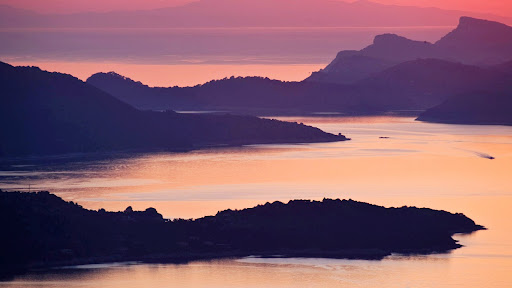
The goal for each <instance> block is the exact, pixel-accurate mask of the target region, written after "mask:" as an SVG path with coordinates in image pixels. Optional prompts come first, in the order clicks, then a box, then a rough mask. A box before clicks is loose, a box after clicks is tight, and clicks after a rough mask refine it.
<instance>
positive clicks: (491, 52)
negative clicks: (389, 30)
mask: <svg viewBox="0 0 512 288" xmlns="http://www.w3.org/2000/svg"><path fill="white" fill-rule="evenodd" d="M355 56H359V57H361V59H363V61H361V62H360V63H358V62H356V61H354V60H353V58H354V57H355ZM363 57H371V58H373V59H374V61H375V62H374V63H375V64H374V65H371V64H369V63H368V61H366V60H365V59H364V58H363ZM418 58H436V59H443V60H447V61H452V62H461V63H464V64H468V65H478V66H489V65H497V64H501V63H503V62H506V61H510V60H512V27H510V26H507V25H505V24H502V23H498V22H493V21H487V20H481V19H475V18H471V17H461V18H460V20H459V25H458V26H457V28H456V29H454V30H453V31H451V32H450V33H448V34H447V35H446V36H444V37H443V38H442V39H440V40H439V41H437V42H436V43H434V44H432V43H428V42H422V41H414V40H410V39H407V38H405V37H401V36H398V35H394V34H383V35H378V36H376V37H375V39H374V43H373V44H372V45H370V46H368V47H366V48H364V49H362V50H360V51H350V50H349V51H341V52H340V53H338V55H337V56H336V58H335V60H334V61H333V62H332V63H331V64H329V65H328V66H327V67H326V68H325V69H323V70H320V71H318V72H315V73H313V74H312V75H311V76H310V77H309V78H308V79H306V81H316V82H318V81H321V82H331V83H341V84H347V83H353V82H354V81H357V80H362V79H364V78H366V77H369V76H371V75H373V74H374V73H376V72H379V69H380V71H382V70H384V69H386V68H390V67H392V66H393V65H396V64H399V63H401V62H404V61H411V60H416V59H418ZM349 70H355V71H356V72H355V73H356V75H358V76H357V77H351V76H350V73H348V71H349Z"/></svg>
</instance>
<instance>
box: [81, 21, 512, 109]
mask: <svg viewBox="0 0 512 288" xmlns="http://www.w3.org/2000/svg"><path fill="white" fill-rule="evenodd" d="M511 59H512V27H509V26H506V25H504V24H500V23H496V22H490V21H486V20H479V19H472V18H468V17H463V18H461V20H460V24H459V26H458V27H457V28H456V29H455V30H453V31H452V32H450V33H449V34H448V35H446V36H445V37H443V38H442V39H441V40H440V41H438V42H437V43H435V44H431V43H427V42H419V41H413V40H409V39H406V38H403V37H400V36H397V35H391V34H385V35H379V36H377V37H376V38H375V41H374V44H372V45H370V46H368V47H367V48H365V49H362V50H361V51H342V52H340V53H339V54H338V57H336V59H335V60H334V61H333V62H332V63H331V64H329V65H328V66H327V67H326V68H325V69H323V70H322V71H320V72H316V73H313V75H312V76H311V77H309V78H308V79H306V80H304V81H302V82H282V81H277V80H270V79H266V78H257V77H248V78H229V79H223V80H216V81H211V82H208V83H205V84H203V85H198V86H195V87H170V88H152V87H148V86H146V85H144V84H142V83H140V82H135V81H133V80H131V79H129V78H126V77H123V76H121V75H118V74H116V73H113V72H111V73H98V74H95V75H92V76H91V77H90V78H89V79H88V80H87V83H89V84H91V85H94V86H96V87H98V88H100V89H102V90H104V91H107V92H108V93H110V94H112V95H113V96H115V97H117V98H118V99H120V100H122V101H125V102H127V103H130V104H131V105H133V106H135V107H137V108H139V109H143V110H165V109H175V110H221V111H234V112H237V113H245V114H254V115H263V114H265V115H283V114H310V113H314V112H338V113H345V114H380V113H386V112H389V111H393V110H426V109H428V108H431V107H433V106H436V105H438V104H440V103H442V102H443V101H446V100H447V99H449V98H450V97H452V96H455V95H460V94H465V93H471V92H473V91H487V90H497V91H503V90H506V89H507V88H508V87H510V86H511V85H512V73H511V70H512V69H511V66H512V65H511V64H510V63H511V62H506V60H511Z"/></svg>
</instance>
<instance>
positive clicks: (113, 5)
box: [0, 0, 512, 16]
mask: <svg viewBox="0 0 512 288" xmlns="http://www.w3.org/2000/svg"><path fill="white" fill-rule="evenodd" d="M193 1H194V0H0V4H5V5H10V6H14V7H19V8H26V9H31V10H36V11H39V12H44V13H52V12H59V13H66V12H80V11H109V10H119V9H124V10H136V9H154V8H161V7H169V6H176V5H180V4H183V3H187V2H193ZM208 1H212V0H208ZM241 1H243V0H241ZM276 1H278V0H276ZM373 1H374V2H380V3H385V4H398V5H417V6H431V7H440V8H445V9H456V10H465V11H478V12H487V13H495V14H499V15H503V16H512V1H511V0H373ZM347 2H353V0H347ZM219 8H221V7H219Z"/></svg>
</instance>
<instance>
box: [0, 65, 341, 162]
mask: <svg viewBox="0 0 512 288" xmlns="http://www.w3.org/2000/svg"><path fill="white" fill-rule="evenodd" d="M0 89H1V95H2V96H1V97H0V123H1V124H0V138H1V139H2V141H0V156H17V155H44V154H61V153H76V152H97V151H112V150H182V149H193V148H199V147H204V146H211V145H213V146H216V145H241V144H256V143H292V142H323V141H341V140H346V138H345V137H344V136H341V135H339V136H335V135H332V134H328V133H325V132H323V131H321V130H320V129H317V128H313V127H309V126H305V125H300V124H297V123H289V122H282V121H276V120H267V119H259V118H256V117H251V116H232V115H188V114H178V113H175V112H173V111H166V112H143V111H140V110H137V109H135V108H133V107H131V106H130V105H128V104H126V103H124V102H122V101H119V100H118V99H116V98H114V97H112V96H111V95H109V94H107V93H106V92H103V91H101V90H99V89H97V88H95V87H93V86H91V85H89V84H87V83H84V82H83V81H81V80H79V79H76V78H74V77H72V76H70V75H65V74H60V73H49V72H46V71H42V70H40V69H39V68H36V67H13V66H11V65H8V64H5V63H2V62H0Z"/></svg>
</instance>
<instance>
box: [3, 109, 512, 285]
mask: <svg viewBox="0 0 512 288" xmlns="http://www.w3.org/2000/svg"><path fill="white" fill-rule="evenodd" d="M285 119H286V120H292V121H297V122H304V123H306V124H311V125H315V126H318V127H320V128H322V129H324V130H327V131H330V132H333V133H339V132H341V133H344V134H346V135H347V136H348V137H351V138H353V140H352V141H348V142H338V143H320V144H308V145H261V146H251V147H241V148H240V147H239V148H226V149H210V150H202V151H193V152H190V153H182V154H172V153H151V154H142V155H129V156H126V157H117V158H113V159H110V160H98V161H84V162H79V163H75V164H73V165H67V164H66V165H61V166H59V165H57V166H56V167H52V168H51V169H50V170H52V169H53V170H55V169H56V170H58V171H60V172H70V171H71V172H72V173H69V174H66V173H55V174H51V172H52V171H50V175H51V176H48V174H41V175H42V176H41V177H39V178H38V177H36V178H31V179H30V180H26V181H34V180H37V181H38V186H39V187H45V188H46V187H47V188H49V189H50V190H51V191H53V192H56V193H57V194H58V195H60V196H62V197H63V198H65V199H67V200H73V201H76V202H78V203H79V204H81V205H83V206H85V207H86V208H91V209H98V208H106V209H108V210H124V208H126V207H127V206H128V205H131V206H133V207H134V208H135V209H145V208H147V207H150V206H151V207H155V208H157V210H158V211H160V212H161V213H162V214H164V216H165V217H172V218H174V217H182V218H191V217H201V216H205V215H211V214H215V213H216V212H217V211H219V210H223V209H227V208H232V209H233V208H244V207H250V206H254V205H256V204H261V203H265V202H266V201H275V200H281V201H287V200H289V199H297V198H306V199H322V198H324V197H331V198H352V199H355V200H359V201H365V202H370V203H374V204H379V205H385V206H402V205H410V206H419V207H430V208H434V209H443V210H448V211H451V212H462V213H465V214H466V215H467V216H469V217H471V218H472V219H474V220H475V221H476V222H477V223H478V224H481V225H484V226H486V227H487V228H489V230H486V231H479V232H477V233H475V234H472V235H458V236H457V239H459V240H460V241H461V243H462V244H463V245H465V247H463V248H461V249H458V250H455V251H453V252H452V253H450V254H446V255H433V256H424V257H412V258H411V257H399V256H394V257H390V258H388V259H386V260H384V261H345V260H329V259H266V260H261V259H254V258H250V259H244V260H242V261H237V260H225V261H214V262H197V263H192V264H190V265H136V266H120V267H112V268H106V269H93V270H84V271H82V272H80V273H69V271H67V272H62V271H54V272H52V273H53V274H52V273H50V274H43V276H41V275H31V276H28V277H22V278H20V279H18V281H19V282H14V283H11V284H12V285H14V286H10V287H15V286H16V285H15V284H16V283H17V284H19V285H25V284H26V285H27V286H26V287H36V286H37V285H40V284H42V283H44V285H43V286H45V287H65V286H66V284H73V285H74V286H80V285H83V286H87V285H92V286H95V287H140V286H145V287H297V286H305V287H333V286H343V285H344V286H347V287H512V274H510V271H512V232H511V231H512V224H511V222H510V219H512V209H510V207H511V205H512V181H511V178H510V175H511V171H512V127H500V126H463V125H441V124H428V123H419V122H414V121H412V119H411V118H396V117H372V118H328V117H319V118H285ZM380 137H389V138H388V139H381V138H380ZM488 156H492V157H495V159H494V160H490V159H488V158H486V157H488ZM4 172H5V171H4ZM35 172H38V170H37V169H36V171H35ZM36 174H37V173H36ZM11 180H12V179H11ZM17 181H18V183H13V182H9V185H11V186H13V187H14V186H16V185H25V183H26V182H23V181H25V180H17ZM7 182H8V181H7ZM0 184H1V185H0V186H5V184H6V181H4V180H3V179H2V178H0ZM31 277H32V278H31ZM76 280H80V281H79V282H77V281H76ZM1 285H7V284H6V283H3V284H0V286H1ZM9 285H10V284H9ZM52 285H53V286H52ZM7 286H8V285H7Z"/></svg>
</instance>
